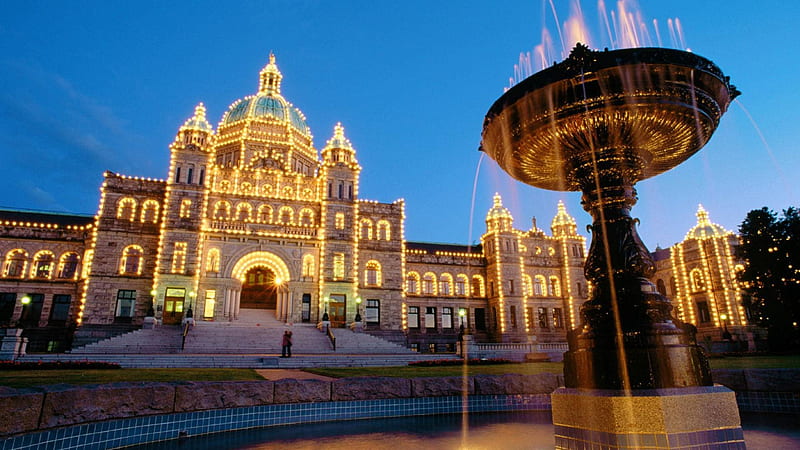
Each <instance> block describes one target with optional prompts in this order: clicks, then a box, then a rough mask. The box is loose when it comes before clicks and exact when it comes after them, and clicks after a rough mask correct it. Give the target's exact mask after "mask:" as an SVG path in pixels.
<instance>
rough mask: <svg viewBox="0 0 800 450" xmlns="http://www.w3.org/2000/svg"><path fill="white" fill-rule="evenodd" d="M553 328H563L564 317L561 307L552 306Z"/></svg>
mask: <svg viewBox="0 0 800 450" xmlns="http://www.w3.org/2000/svg"><path fill="white" fill-rule="evenodd" d="M553 328H564V318H563V313H562V312H561V308H553Z"/></svg>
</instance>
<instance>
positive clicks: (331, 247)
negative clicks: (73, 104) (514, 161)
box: [0, 56, 746, 352]
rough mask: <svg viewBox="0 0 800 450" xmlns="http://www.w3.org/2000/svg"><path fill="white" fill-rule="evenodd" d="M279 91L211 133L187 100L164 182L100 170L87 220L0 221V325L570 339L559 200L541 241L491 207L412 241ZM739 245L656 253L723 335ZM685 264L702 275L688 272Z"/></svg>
mask: <svg viewBox="0 0 800 450" xmlns="http://www.w3.org/2000/svg"><path fill="white" fill-rule="evenodd" d="M281 81H282V74H281V72H280V71H279V70H278V67H277V65H276V64H275V59H274V56H270V60H269V63H268V64H267V65H266V66H265V67H264V68H263V69H262V70H261V72H260V73H259V79H258V90H257V92H256V93H255V94H253V95H250V96H247V97H244V98H243V99H240V100H237V101H235V102H234V103H233V104H232V105H231V106H230V107H229V108H228V110H227V112H226V113H225V114H224V115H223V116H222V119H221V121H220V122H219V125H218V126H217V127H216V129H215V128H214V127H213V126H212V125H211V124H210V123H209V122H208V120H207V118H206V111H205V108H204V106H203V105H202V104H200V105H198V106H197V107H196V109H195V111H194V114H193V115H192V117H190V118H189V119H188V120H186V122H185V123H184V124H183V125H182V126H180V128H179V129H178V132H177V135H176V137H175V140H174V141H173V142H172V144H171V145H170V146H169V152H170V163H169V168H168V170H167V171H166V173H167V177H166V179H163V180H162V179H151V178H142V177H135V176H127V175H121V174H117V173H113V172H106V173H105V174H104V181H103V183H102V186H101V188H100V201H99V206H98V210H97V213H96V215H94V216H85V215H75V214H54V213H39V212H28V211H11V210H5V211H0V255H2V258H3V265H2V272H1V273H0V326H4V327H8V326H13V327H19V328H24V329H25V335H26V336H27V337H29V339H30V344H29V348H28V350H29V351H34V352H35V351H62V350H64V349H67V348H69V346H70V345H72V344H73V338H74V344H75V345H78V343H87V342H91V341H96V340H99V339H102V338H104V337H108V336H111V335H113V334H118V333H120V332H124V331H129V330H131V329H134V328H137V327H140V326H141V325H142V323H143V321H144V319H145V317H149V316H152V317H155V318H156V319H158V320H160V321H162V322H163V323H164V324H171V323H172V324H175V323H180V322H181V320H182V319H183V318H185V317H186V316H187V315H189V314H191V316H192V317H193V318H194V319H195V320H207V321H236V320H239V319H240V318H241V317H242V316H244V315H246V314H248V311H251V310H253V309H267V310H272V311H274V314H275V316H276V318H277V319H279V320H280V321H284V322H287V323H303V322H309V323H317V322H320V321H321V320H323V317H324V316H326V315H327V318H328V319H329V320H330V322H331V324H332V325H333V326H347V325H350V324H351V323H353V322H354V321H355V320H356V319H359V318H360V319H362V321H363V324H364V327H365V330H366V332H369V333H372V334H375V335H379V336H384V337H386V338H387V339H388V338H393V339H395V340H397V337H398V336H401V337H402V339H403V340H404V341H405V342H406V343H407V345H408V346H409V347H411V348H413V349H416V350H418V351H423V352H438V351H453V350H454V348H455V342H456V341H457V339H458V336H459V333H461V332H466V333H470V334H473V335H474V336H475V339H476V340H477V341H484V342H527V341H529V340H532V339H535V340H537V341H538V342H565V341H566V332H567V330H569V329H571V328H575V327H577V326H578V325H579V322H580V318H579V315H578V314H579V308H580V305H581V304H582V303H583V302H584V301H586V300H587V299H588V296H589V292H590V286H588V285H587V282H586V279H585V278H584V275H583V263H584V259H585V256H584V255H585V251H586V238H585V237H583V236H581V235H579V234H578V233H577V227H576V224H575V220H574V219H573V218H572V217H571V216H570V215H569V214H568V213H567V211H566V209H565V207H564V205H563V204H562V203H559V205H558V206H557V208H556V214H555V216H554V218H553V220H552V222H551V224H550V230H549V233H548V232H546V231H545V230H542V229H540V228H538V227H537V226H536V222H535V221H533V223H532V227H531V228H530V229H529V230H519V229H516V228H514V226H513V218H512V216H511V214H510V212H509V211H508V210H507V209H506V208H505V207H504V206H503V204H502V199H501V198H500V196H498V195H495V197H494V202H493V206H492V207H491V209H490V210H489V211H488V213H487V215H486V229H485V232H484V234H483V235H482V236H481V243H480V244H479V245H474V246H468V245H452V244H436V243H426V242H412V241H407V240H406V239H405V237H404V231H403V227H404V220H405V203H404V201H403V200H397V201H394V202H392V203H381V202H377V201H372V200H366V199H363V198H361V195H360V192H359V178H360V173H361V166H360V165H359V163H358V159H357V154H356V150H355V148H354V146H353V145H352V143H351V142H350V140H348V138H347V137H346V136H345V131H344V128H343V127H342V126H341V125H336V126H335V128H334V130H333V133H332V136H331V137H330V139H328V140H327V142H326V143H325V145H324V146H323V148H322V150H321V151H318V150H317V149H316V148H315V147H314V142H313V140H312V135H311V131H310V129H309V127H308V125H307V124H306V120H305V117H304V115H303V113H302V112H301V111H300V110H299V109H298V108H296V107H295V106H293V105H292V104H291V103H290V102H288V101H287V100H286V99H285V98H284V97H283V95H282V93H281ZM698 233H702V231H699V232H698ZM735 239H736V238H735V236H733V237H731V235H728V234H725V235H724V236H723V237H720V239H718V240H712V241H708V240H702V239H700V240H696V241H697V242H700V244H691V245H687V246H684V247H681V249H680V250H678V251H677V253H673V254H672V255H671V256H670V257H669V258H667V259H663V258H662V260H664V261H668V263H669V264H670V266H669V267H668V268H665V267H666V266H664V264H665V263H663V262H662V263H660V264H661V265H660V266H659V267H660V272H659V273H660V274H661V275H658V276H661V278H659V281H658V286H659V289H662V288H663V289H664V290H665V293H668V294H670V295H672V296H674V299H675V300H676V301H677V302H678V303H679V304H680V309H679V311H680V314H681V316H682V317H683V318H684V319H685V320H687V321H690V322H693V323H697V324H699V325H701V326H704V325H713V326H715V327H717V328H718V327H720V326H722V325H723V323H722V320H723V319H721V317H722V316H721V314H722V311H724V312H725V313H726V314H727V316H726V317H729V319H727V320H729V321H728V322H727V324H728V325H731V326H732V325H741V324H745V323H746V322H745V318H744V311H743V310H742V309H741V307H740V306H738V305H740V293H739V291H738V289H737V288H736V285H735V283H734V281H733V279H732V278H731V276H730V274H729V273H727V272H726V273H723V272H722V271H731V270H732V267H733V260H732V256H731V253H730V251H731V250H730V248H731V246H732V245H735V242H734V241H735ZM693 242H694V241H693ZM656 254H657V255H658V252H656ZM695 254H696V255H699V256H698V258H699V261H701V262H702V261H706V262H702V264H701V263H696V262H691V261H690V262H688V263H685V261H684V259H685V258H689V260H691V258H693V257H694V256H693V255H695ZM681 258H684V259H681ZM715 258H716V259H715ZM681 261H684V263H681ZM692 261H693V260H692ZM698 264H699V265H698ZM673 267H679V269H677V270H676V269H673ZM696 270H697V271H696ZM698 271H699V272H698ZM698 273H699V275H698ZM731 273H732V272H731ZM665 280H666V281H665ZM665 283H666V284H665ZM667 284H668V285H669V289H667V288H666V286H667ZM715 298H716V299H718V300H716V301H714V300H713V299H715ZM462 326H463V329H462Z"/></svg>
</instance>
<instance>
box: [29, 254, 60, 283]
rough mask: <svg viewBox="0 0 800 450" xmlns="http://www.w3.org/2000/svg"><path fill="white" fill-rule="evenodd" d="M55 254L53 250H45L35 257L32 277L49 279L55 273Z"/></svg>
mask: <svg viewBox="0 0 800 450" xmlns="http://www.w3.org/2000/svg"><path fill="white" fill-rule="evenodd" d="M54 260H55V256H54V255H53V253H52V252H49V251H47V250H43V251H41V252H39V253H37V254H36V255H34V257H33V270H32V272H31V278H44V279H49V278H50V275H52V273H53V261H54Z"/></svg>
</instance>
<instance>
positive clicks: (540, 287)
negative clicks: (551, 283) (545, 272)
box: [533, 275, 546, 297]
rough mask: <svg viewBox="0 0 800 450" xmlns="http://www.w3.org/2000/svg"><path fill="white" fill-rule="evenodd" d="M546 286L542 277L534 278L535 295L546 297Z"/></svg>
mask: <svg viewBox="0 0 800 450" xmlns="http://www.w3.org/2000/svg"><path fill="white" fill-rule="evenodd" d="M545 284H546V282H545V280H544V277H543V276H541V275H536V276H535V277H533V295H536V296H537V297H542V296H544V295H546V293H545V290H544V285H545Z"/></svg>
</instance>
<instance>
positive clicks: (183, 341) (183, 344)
mask: <svg viewBox="0 0 800 450" xmlns="http://www.w3.org/2000/svg"><path fill="white" fill-rule="evenodd" d="M189 328H190V324H189V321H186V323H185V324H183V333H182V336H181V350H183V349H184V348H186V335H187V334H189Z"/></svg>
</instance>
